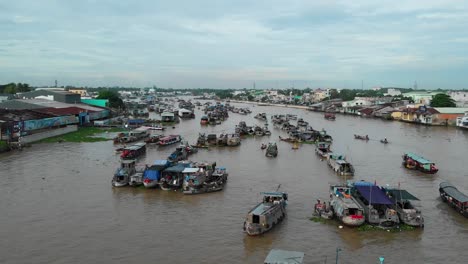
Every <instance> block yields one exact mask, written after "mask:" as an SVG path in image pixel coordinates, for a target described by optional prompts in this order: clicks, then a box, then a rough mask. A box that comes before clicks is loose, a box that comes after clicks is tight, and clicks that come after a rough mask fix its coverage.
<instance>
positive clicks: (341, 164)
mask: <svg viewBox="0 0 468 264" xmlns="http://www.w3.org/2000/svg"><path fill="white" fill-rule="evenodd" d="M328 165H329V166H330V168H332V169H333V170H334V171H335V172H336V173H337V174H339V175H342V176H349V177H352V176H354V167H353V165H351V163H349V162H347V161H346V158H345V156H344V155H341V154H335V153H329V154H328Z"/></svg>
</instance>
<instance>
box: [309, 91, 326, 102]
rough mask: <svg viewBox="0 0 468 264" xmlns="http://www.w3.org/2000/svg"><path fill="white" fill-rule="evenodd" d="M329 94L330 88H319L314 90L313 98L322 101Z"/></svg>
mask: <svg viewBox="0 0 468 264" xmlns="http://www.w3.org/2000/svg"><path fill="white" fill-rule="evenodd" d="M329 96H330V89H320V88H318V89H315V90H314V91H313V95H312V100H313V101H314V102H320V101H322V100H324V99H325V98H327V97H329Z"/></svg>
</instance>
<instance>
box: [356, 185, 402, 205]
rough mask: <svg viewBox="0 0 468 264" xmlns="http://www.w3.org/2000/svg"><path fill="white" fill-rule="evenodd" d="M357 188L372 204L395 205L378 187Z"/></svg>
mask: <svg viewBox="0 0 468 264" xmlns="http://www.w3.org/2000/svg"><path fill="white" fill-rule="evenodd" d="M355 188H356V189H357V190H358V192H359V193H360V194H361V195H362V196H363V197H364V199H366V200H367V201H368V202H369V203H370V204H394V202H392V200H390V198H388V197H387V195H385V193H384V192H383V191H382V190H381V189H380V188H379V187H378V186H375V185H370V186H355Z"/></svg>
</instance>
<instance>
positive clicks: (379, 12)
mask: <svg viewBox="0 0 468 264" xmlns="http://www.w3.org/2000/svg"><path fill="white" fill-rule="evenodd" d="M0 36H1V37H0V83H8V82H26V83H29V84H31V85H53V83H54V80H56V79H57V80H58V82H59V85H81V86H103V85H104V86H114V85H118V86H137V87H143V86H152V85H156V86H158V87H173V88H196V87H210V88H243V87H248V88H250V87H252V85H253V82H254V81H255V82H256V87H257V88H276V87H278V88H284V87H292V86H294V87H296V88H304V87H311V88H316V87H337V88H342V87H345V88H360V87H361V80H363V81H364V88H371V87H373V86H398V87H411V86H413V84H414V82H415V81H417V83H418V87H419V88H428V89H434V88H439V87H440V88H468V85H467V80H468V78H467V76H468V1H463V0H461V1H455V0H442V1H435V0H417V1H395V0H391V1H387V0H378V1H377V0H343V1H333V0H308V1H294V0H287V1H285V0H282V1H275V0H265V1H255V0H234V1H232V0H231V1H221V0H213V1H205V0H196V1H195V0H189V1H176V0H170V1H156V0H132V1H130V0H125V1H123V0H40V1H31V0H14V1H0Z"/></svg>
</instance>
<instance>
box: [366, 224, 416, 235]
mask: <svg viewBox="0 0 468 264" xmlns="http://www.w3.org/2000/svg"><path fill="white" fill-rule="evenodd" d="M357 230H359V231H380V232H382V231H384V232H392V233H397V232H401V231H412V230H416V227H414V226H409V225H405V224H401V225H399V226H398V227H395V228H382V227H378V226H373V225H369V224H363V225H362V226H360V227H358V228H357Z"/></svg>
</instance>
